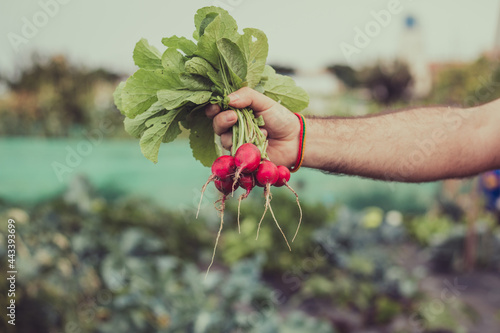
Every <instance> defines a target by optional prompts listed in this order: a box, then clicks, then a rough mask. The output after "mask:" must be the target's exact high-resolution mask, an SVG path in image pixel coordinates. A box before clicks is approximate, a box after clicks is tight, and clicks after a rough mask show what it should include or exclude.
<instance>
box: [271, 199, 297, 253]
mask: <svg viewBox="0 0 500 333" xmlns="http://www.w3.org/2000/svg"><path fill="white" fill-rule="evenodd" d="M269 210H270V211H271V215H272V216H273V219H274V222H276V226H278V229H279V230H280V231H281V234H282V235H283V238H284V239H285V242H286V245H287V246H288V249H289V250H290V251H292V248H291V247H290V244H288V239H286V236H285V233H284V232H283V230H281V227H280V225H279V223H278V220H276V217H275V216H274V212H273V207H272V206H271V204H269Z"/></svg>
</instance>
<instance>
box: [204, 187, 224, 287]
mask: <svg viewBox="0 0 500 333" xmlns="http://www.w3.org/2000/svg"><path fill="white" fill-rule="evenodd" d="M218 201H220V202H221V205H220V208H218V209H217V210H218V211H219V212H220V227H219V232H217V238H216V239H215V245H214V252H213V253H212V261H210V265H209V266H208V268H207V272H206V273H205V279H206V278H207V275H208V272H209V271H210V268H211V267H212V264H213V263H214V258H215V251H216V250H217V245H218V244H219V238H220V233H221V231H222V227H223V226H224V209H225V207H226V196H225V195H224V196H223V197H222V199H220V200H217V201H216V202H218Z"/></svg>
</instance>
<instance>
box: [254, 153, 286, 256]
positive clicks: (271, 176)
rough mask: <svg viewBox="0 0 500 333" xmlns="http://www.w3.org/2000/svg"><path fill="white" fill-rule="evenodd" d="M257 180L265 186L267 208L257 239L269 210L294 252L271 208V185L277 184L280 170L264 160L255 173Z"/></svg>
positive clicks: (258, 229)
mask: <svg viewBox="0 0 500 333" xmlns="http://www.w3.org/2000/svg"><path fill="white" fill-rule="evenodd" d="M255 179H256V180H257V182H258V183H260V184H262V185H265V188H264V196H265V198H266V206H265V209H264V214H262V217H261V219H260V222H259V226H258V228H257V238H256V239H258V238H259V231H260V225H261V224H262V220H264V216H265V215H266V212H267V209H268V208H269V210H270V211H271V215H272V216H273V219H274V222H276V225H277V226H278V229H279V230H280V231H281V234H282V235H283V238H285V242H286V245H288V249H289V250H290V251H292V248H291V247H290V244H288V240H287V239H286V236H285V234H284V233H283V230H281V227H280V225H279V224H278V221H277V220H276V217H275V216H274V212H273V208H272V207H271V198H272V196H271V185H273V184H274V183H276V181H277V180H278V168H277V167H276V165H275V164H274V163H273V162H271V161H268V160H263V161H262V163H261V164H260V165H259V168H258V169H257V171H256V172H255Z"/></svg>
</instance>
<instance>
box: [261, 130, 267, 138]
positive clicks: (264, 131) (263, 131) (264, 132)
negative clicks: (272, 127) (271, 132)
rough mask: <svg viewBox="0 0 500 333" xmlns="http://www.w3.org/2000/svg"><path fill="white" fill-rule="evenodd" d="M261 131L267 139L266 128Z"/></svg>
mask: <svg viewBox="0 0 500 333" xmlns="http://www.w3.org/2000/svg"><path fill="white" fill-rule="evenodd" d="M260 131H261V132H262V134H264V135H265V136H266V138H267V130H266V129H265V128H261V129H260Z"/></svg>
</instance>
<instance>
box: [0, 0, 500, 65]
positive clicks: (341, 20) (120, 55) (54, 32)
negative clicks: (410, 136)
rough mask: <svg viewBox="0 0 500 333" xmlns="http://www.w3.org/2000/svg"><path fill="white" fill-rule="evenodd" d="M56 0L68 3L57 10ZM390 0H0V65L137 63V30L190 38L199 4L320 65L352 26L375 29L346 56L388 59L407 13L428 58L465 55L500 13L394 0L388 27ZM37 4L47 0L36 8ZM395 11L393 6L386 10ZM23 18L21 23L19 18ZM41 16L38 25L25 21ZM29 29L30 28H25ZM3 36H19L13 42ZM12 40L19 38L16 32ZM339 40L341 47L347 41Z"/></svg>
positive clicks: (338, 56) (334, 58)
mask: <svg viewBox="0 0 500 333" xmlns="http://www.w3.org/2000/svg"><path fill="white" fill-rule="evenodd" d="M54 1H58V2H56V3H59V2H67V4H60V5H58V7H59V8H55V7H54V5H53V3H54ZM397 2H398V1H397V0H380V1H379V0H343V1H340V0H309V1H307V2H306V1H285V0H279V1H274V0H206V1H201V0H195V1H167V0H142V1H124V0H121V1H119V0H105V1H99V0H85V1H84V0H40V1H39V0H22V1H18V0H2V1H1V2H0V31H1V34H0V72H8V73H10V72H11V71H12V69H13V68H15V67H16V66H18V65H19V64H20V63H22V61H23V59H26V56H27V55H28V54H29V52H30V51H32V50H36V51H39V52H41V53H42V54H60V53H62V54H66V55H68V56H69V58H70V59H72V60H73V61H78V62H82V63H84V64H86V65H90V66H106V67H108V68H111V69H113V70H117V71H122V72H126V73H128V72H131V71H133V70H134V66H133V62H132V50H133V47H134V45H135V43H136V42H137V41H138V40H139V39H140V38H141V37H144V38H147V39H148V40H149V41H150V43H152V44H153V45H155V46H157V47H158V48H159V49H160V50H162V49H163V48H162V44H161V38H162V37H166V36H171V35H178V36H186V37H190V36H191V35H192V32H193V30H194V23H193V16H194V14H195V12H196V10H197V9H198V8H200V7H203V6H206V5H214V4H215V5H219V6H222V7H224V8H226V9H228V10H229V11H230V14H231V15H233V16H234V18H235V19H236V21H237V22H238V25H239V27H240V29H242V28H245V27H254V28H259V29H261V30H263V31H264V32H265V33H266V34H267V36H268V38H269V44H270V51H269V62H271V63H282V64H285V65H291V66H296V67H299V68H301V69H317V68H320V67H322V66H324V65H327V64H332V63H346V62H347V60H346V57H345V56H344V54H343V52H342V50H341V47H340V46H341V45H342V43H346V44H350V45H354V39H355V35H356V33H355V29H356V28H359V29H361V30H364V29H365V28H367V26H368V27H372V28H373V29H375V30H373V31H374V32H373V33H372V35H374V37H373V38H370V43H369V44H368V45H367V46H366V47H363V48H359V53H356V54H354V55H353V56H352V57H351V58H350V59H351V60H352V64H359V63H363V62H366V61H371V60H374V59H378V58H388V57H394V56H395V55H396V52H397V50H398V45H400V44H401V38H403V36H404V35H403V32H404V21H405V18H406V17H407V16H408V15H413V16H415V18H416V20H417V22H418V25H419V27H420V33H421V35H422V40H423V45H424V47H423V51H422V52H423V54H425V55H426V57H427V58H428V59H430V60H431V61H447V60H470V59H474V58H475V57H477V56H478V55H479V54H480V53H481V52H483V51H485V50H487V49H490V48H491V47H492V46H493V44H494V38H495V31H496V26H497V20H498V16H499V15H498V13H499V11H500V8H499V3H498V1H496V0H477V1H472V0H467V1H466V0H400V1H399V6H398V7H397V9H398V10H397V13H395V14H391V18H390V20H387V18H386V22H385V23H386V24H385V25H386V26H385V27H382V26H380V25H379V27H380V29H379V31H377V30H376V27H375V26H373V22H372V21H374V18H373V16H372V11H375V12H380V11H381V10H387V9H390V8H391V6H395V5H397ZM42 3H47V4H50V3H52V5H49V6H48V7H47V8H48V9H47V11H49V12H51V13H50V14H52V16H49V15H44V14H43V13H42V10H43V9H42V7H43V6H42ZM393 12H396V11H393ZM26 22H28V23H26ZM35 23H38V24H39V25H40V27H39V28H37V29H38V31H32V30H30V29H29V28H26V27H25V26H29V25H31V24H35ZM23 27H24V30H25V31H24V32H25V33H26V32H28V35H26V34H24V35H23ZM9 36H10V39H12V38H14V37H15V36H19V37H21V38H25V39H24V40H23V41H22V43H21V42H19V40H20V39H17V41H18V42H19V43H20V44H19V45H17V48H18V50H17V52H16V50H15V48H14V47H13V45H12V43H11V41H9ZM15 38H17V37H15ZM346 44H344V45H346Z"/></svg>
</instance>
